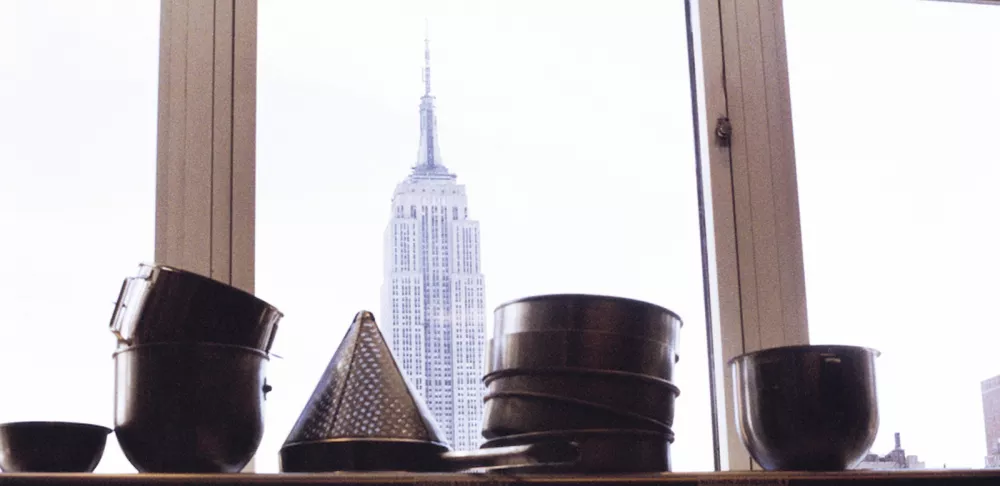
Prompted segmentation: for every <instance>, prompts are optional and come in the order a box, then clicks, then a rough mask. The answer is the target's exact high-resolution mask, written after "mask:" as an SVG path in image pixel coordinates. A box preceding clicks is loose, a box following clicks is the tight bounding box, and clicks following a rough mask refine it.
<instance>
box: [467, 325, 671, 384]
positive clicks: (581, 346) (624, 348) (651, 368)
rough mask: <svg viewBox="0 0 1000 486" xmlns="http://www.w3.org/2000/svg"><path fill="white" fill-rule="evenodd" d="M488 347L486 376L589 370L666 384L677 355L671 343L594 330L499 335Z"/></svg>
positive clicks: (669, 378)
mask: <svg viewBox="0 0 1000 486" xmlns="http://www.w3.org/2000/svg"><path fill="white" fill-rule="evenodd" d="M491 341H492V342H491V343H490V344H489V361H488V364H487V367H486V372H487V373H492V372H494V371H503V370H507V369H511V368H519V369H537V370H554V369H592V370H613V371H624V372H628V373H638V374H643V375H648V376H651V377H656V378H660V379H663V380H667V381H670V380H671V379H672V378H673V374H674V364H675V363H676V361H677V359H678V356H677V353H676V350H675V348H674V345H673V344H672V343H670V344H668V343H661V342H657V341H650V340H647V339H639V338H633V337H629V336H625V335H622V334H614V333H607V332H594V331H586V332H581V331H533V332H518V333H513V334H503V335H500V336H496V337H494V338H493V339H492V340H491Z"/></svg>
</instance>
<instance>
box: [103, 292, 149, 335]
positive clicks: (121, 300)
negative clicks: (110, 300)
mask: <svg viewBox="0 0 1000 486" xmlns="http://www.w3.org/2000/svg"><path fill="white" fill-rule="evenodd" d="M136 281H142V282H146V281H147V279H146V278H145V277H129V278H126V279H125V280H123V281H122V288H121V290H119V291H118V300H117V301H116V302H115V310H114V312H112V313H111V322H110V323H109V324H108V328H109V329H110V330H111V334H114V335H115V337H116V338H117V339H118V342H119V343H121V344H125V345H131V344H132V340H131V339H129V338H126V337H125V336H124V335H123V334H122V323H123V322H124V320H125V311H127V310H128V306H129V303H126V301H127V300H129V296H130V295H132V289H133V287H134V286H135V283H136Z"/></svg>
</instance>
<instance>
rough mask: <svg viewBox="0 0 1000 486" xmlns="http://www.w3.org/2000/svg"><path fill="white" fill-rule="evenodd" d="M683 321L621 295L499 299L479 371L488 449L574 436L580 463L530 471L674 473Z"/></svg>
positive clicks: (667, 311)
mask: <svg viewBox="0 0 1000 486" xmlns="http://www.w3.org/2000/svg"><path fill="white" fill-rule="evenodd" d="M680 328H681V319H680V317H678V316H677V315H676V314H674V313H673V312H671V311H669V310H667V309H665V308H663V307H660V306H656V305H653V304H649V303H645V302H640V301H636V300H630V299H623V298H616V297H606V296H594V295H545V296H536V297H529V298H525V299H521V300H517V301H513V302H509V303H507V304H504V305H501V306H500V307H498V308H497V309H496V311H495V314H494V332H493V338H492V339H491V340H490V342H489V346H488V351H487V374H486V375H485V376H484V377H483V382H484V384H485V385H486V387H487V392H486V397H485V401H486V409H485V412H484V417H483V436H484V437H485V438H486V439H487V441H486V442H485V444H483V447H484V448H489V447H502V446H511V445H524V444H531V443H536V442H542V441H551V440H569V441H572V442H574V443H576V444H577V445H578V447H579V452H580V459H579V461H578V462H577V463H575V464H573V465H571V466H556V467H548V466H539V467H529V468H527V469H529V470H544V471H566V472H659V471H669V470H670V444H671V443H672V442H673V440H674V434H673V431H672V430H671V427H672V424H673V417H674V400H675V398H676V397H677V396H678V395H679V393H680V392H679V390H678V389H677V387H676V386H675V385H674V384H673V382H672V381H671V380H672V379H673V370H674V365H675V363H676V362H677V361H678V355H677V341H678V334H679V332H680Z"/></svg>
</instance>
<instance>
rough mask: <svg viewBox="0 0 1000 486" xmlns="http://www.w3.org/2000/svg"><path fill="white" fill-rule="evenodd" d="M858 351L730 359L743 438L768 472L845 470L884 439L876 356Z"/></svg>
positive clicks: (805, 349)
mask: <svg viewBox="0 0 1000 486" xmlns="http://www.w3.org/2000/svg"><path fill="white" fill-rule="evenodd" d="M878 355H879V352H878V351H876V350H874V349H869V348H862V347H857V346H823V345H820V346H787V347H779V348H771V349H764V350H760V351H756V352H752V353H748V354H744V355H741V356H737V357H735V358H733V359H732V360H730V362H729V366H730V370H731V372H732V374H733V387H734V394H735V397H736V412H735V413H736V421H737V430H738V431H739V435H740V438H741V439H742V440H743V444H744V445H745V446H746V448H747V450H748V451H750V455H751V456H753V458H754V459H755V460H756V461H757V462H758V463H759V464H760V465H761V466H762V467H763V468H764V469H766V470H769V471H842V470H846V469H850V468H851V467H853V466H855V465H856V464H857V463H858V462H859V461H861V459H862V458H864V456H865V454H866V453H867V452H868V449H869V448H870V447H871V445H872V443H873V442H874V441H875V435H876V434H877V433H878V425H879V414H878V397H877V395H876V390H875V358H876V357H878Z"/></svg>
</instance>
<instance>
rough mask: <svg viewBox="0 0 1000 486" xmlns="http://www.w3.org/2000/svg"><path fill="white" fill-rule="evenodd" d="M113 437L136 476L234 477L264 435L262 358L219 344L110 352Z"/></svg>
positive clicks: (253, 352) (260, 354) (154, 346)
mask: <svg viewBox="0 0 1000 486" xmlns="http://www.w3.org/2000/svg"><path fill="white" fill-rule="evenodd" d="M114 362H115V411H114V416H115V436H116V437H117V438H118V444H119V445H121V448H122V452H124V453H125V457H126V458H128V460H129V462H131V463H132V465H133V466H135V468H136V469H138V470H139V472H150V473H235V472H239V471H240V470H242V469H243V467H244V466H246V465H247V463H249V462H250V459H252V458H253V455H254V453H255V452H256V451H257V447H258V446H259V445H260V441H261V438H262V436H263V434H264V399H265V394H266V393H267V392H268V391H269V390H270V386H269V385H267V383H266V380H265V378H264V368H265V364H266V362H267V355H266V354H265V353H264V352H263V351H260V350H257V349H252V348H243V347H239V346H225V345H219V344H148V345H144V346H133V347H129V348H127V349H125V350H124V351H119V352H116V353H115V354H114Z"/></svg>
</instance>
